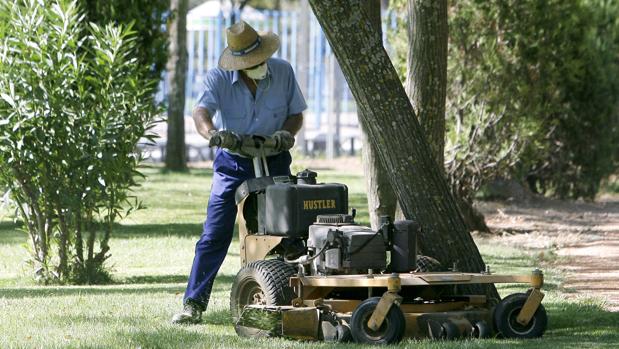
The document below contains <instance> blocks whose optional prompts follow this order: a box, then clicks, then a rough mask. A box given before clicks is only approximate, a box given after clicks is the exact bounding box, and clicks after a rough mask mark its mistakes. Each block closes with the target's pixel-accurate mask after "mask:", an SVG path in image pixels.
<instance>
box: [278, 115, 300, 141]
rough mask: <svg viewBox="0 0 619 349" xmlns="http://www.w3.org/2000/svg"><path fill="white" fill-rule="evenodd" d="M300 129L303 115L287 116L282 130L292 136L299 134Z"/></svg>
mask: <svg viewBox="0 0 619 349" xmlns="http://www.w3.org/2000/svg"><path fill="white" fill-rule="evenodd" d="M301 127H303V114H302V113H299V114H294V115H290V116H288V118H287V119H286V121H285V122H284V126H282V130H285V131H288V132H290V133H291V134H292V135H293V136H294V135H296V134H297V132H299V130H300V129H301Z"/></svg>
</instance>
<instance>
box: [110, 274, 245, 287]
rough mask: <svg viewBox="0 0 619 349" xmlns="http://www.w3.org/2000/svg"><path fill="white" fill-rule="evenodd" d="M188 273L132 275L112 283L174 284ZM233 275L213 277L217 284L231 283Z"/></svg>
mask: <svg viewBox="0 0 619 349" xmlns="http://www.w3.org/2000/svg"><path fill="white" fill-rule="evenodd" d="M188 278H189V275H186V274H168V275H140V276H132V277H128V278H124V279H119V280H116V282H114V285H133V284H174V283H186V282H187V279H188ZM234 278H235V275H229V274H218V275H217V278H216V279H215V283H216V285H217V284H220V285H221V284H226V285H231V284H232V282H233V281H234Z"/></svg>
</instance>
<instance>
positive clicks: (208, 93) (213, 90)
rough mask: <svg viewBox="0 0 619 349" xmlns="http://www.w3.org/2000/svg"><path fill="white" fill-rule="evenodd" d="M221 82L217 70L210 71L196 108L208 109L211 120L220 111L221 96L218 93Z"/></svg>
mask: <svg viewBox="0 0 619 349" xmlns="http://www.w3.org/2000/svg"><path fill="white" fill-rule="evenodd" d="M220 80H221V79H219V78H218V74H217V71H216V70H215V69H211V70H209V71H208V72H207V73H206V77H205V78H204V91H203V92H202V94H201V95H200V97H199V98H198V103H197V104H196V107H202V108H206V110H208V113H209V115H210V116H211V118H212V117H213V115H215V112H216V111H217V110H218V109H219V96H218V94H217V91H218V90H219V89H218V87H219V82H220Z"/></svg>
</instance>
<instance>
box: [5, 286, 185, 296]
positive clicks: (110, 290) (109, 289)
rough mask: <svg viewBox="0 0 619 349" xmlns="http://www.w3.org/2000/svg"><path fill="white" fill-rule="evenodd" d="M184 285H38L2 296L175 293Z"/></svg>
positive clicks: (19, 288)
mask: <svg viewBox="0 0 619 349" xmlns="http://www.w3.org/2000/svg"><path fill="white" fill-rule="evenodd" d="M184 290H185V287H184V286H180V285H167V286H145V287H132V286H129V287H126V286H125V287H123V286H65V287H62V286H38V287H7V288H4V289H2V297H3V298H7V299H11V298H36V297H64V296H87V295H109V294H140V295H142V294H150V293H173V294H176V293H178V292H182V291H184Z"/></svg>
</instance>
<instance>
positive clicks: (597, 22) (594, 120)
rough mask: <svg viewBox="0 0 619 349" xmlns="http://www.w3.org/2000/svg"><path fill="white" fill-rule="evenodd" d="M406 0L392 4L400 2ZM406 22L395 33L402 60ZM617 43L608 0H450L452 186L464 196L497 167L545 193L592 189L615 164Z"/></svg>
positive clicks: (618, 144)
mask: <svg viewBox="0 0 619 349" xmlns="http://www.w3.org/2000/svg"><path fill="white" fill-rule="evenodd" d="M405 3H406V2H405V1H404V0H397V1H394V2H393V3H392V5H393V6H399V7H397V8H396V9H399V10H400V12H401V9H402V8H403V6H405ZM404 30H405V27H404V25H401V26H399V27H398V33H397V34H396V35H392V37H394V38H396V39H397V40H399V41H397V42H396V45H395V47H396V48H398V52H397V54H396V55H394V57H395V59H394V62H395V63H396V65H400V66H402V65H403V64H404V65H405V59H404V57H406V50H407V47H406V46H405V45H402V38H406V34H405V31H404ZM618 45H619V4H617V3H616V2H614V1H606V0H605V1H593V0H576V1H562V0H522V1H506V0H492V1H479V0H458V1H452V2H451V3H450V8H449V54H448V74H447V75H448V85H447V110H446V118H447V123H446V125H447V130H446V142H445V144H446V154H445V159H446V162H447V163H446V172H447V174H448V176H449V177H450V178H449V179H450V182H451V185H452V189H453V191H454V192H456V193H457V194H458V195H459V196H460V197H463V198H464V199H467V198H468V199H470V198H471V197H472V195H473V194H474V193H475V191H476V190H477V189H479V187H480V186H481V185H483V184H484V183H485V182H487V181H488V180H489V179H491V178H493V177H496V176H503V177H512V178H515V179H517V180H521V181H524V180H525V179H526V180H527V181H528V183H529V186H530V187H531V188H532V189H533V190H535V191H538V192H541V193H544V194H547V195H554V196H557V197H562V198H566V197H570V198H580V197H584V198H593V197H594V196H595V194H596V192H597V191H598V189H599V185H600V181H601V180H602V179H604V178H605V177H607V176H608V175H609V174H612V173H613V172H615V171H616V169H617V165H618V164H617V155H619V154H618V152H617V149H619V130H618V127H619V120H618V116H617V115H618V113H617V103H618V101H619V69H618V64H617V63H618V59H617V52H619V46H618ZM400 71H403V69H400Z"/></svg>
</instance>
